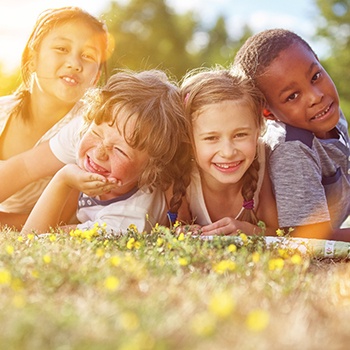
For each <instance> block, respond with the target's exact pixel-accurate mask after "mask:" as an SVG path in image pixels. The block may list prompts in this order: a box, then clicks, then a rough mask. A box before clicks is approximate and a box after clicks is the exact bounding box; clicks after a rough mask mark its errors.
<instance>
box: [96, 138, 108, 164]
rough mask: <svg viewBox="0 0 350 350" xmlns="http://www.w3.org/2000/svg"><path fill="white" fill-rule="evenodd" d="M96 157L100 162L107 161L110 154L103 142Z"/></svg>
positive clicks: (97, 150)
mask: <svg viewBox="0 0 350 350" xmlns="http://www.w3.org/2000/svg"><path fill="white" fill-rule="evenodd" d="M95 157H96V159H99V160H107V159H108V154H107V149H106V147H105V145H104V144H103V143H102V142H101V143H100V144H99V145H98V146H97V147H96V149H95Z"/></svg>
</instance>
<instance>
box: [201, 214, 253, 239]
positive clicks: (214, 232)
mask: <svg viewBox="0 0 350 350" xmlns="http://www.w3.org/2000/svg"><path fill="white" fill-rule="evenodd" d="M246 224H248V223H246ZM248 225H250V226H254V225H251V224H248ZM243 226H244V223H243V222H242V221H239V220H235V219H233V218H230V217H225V218H222V219H220V220H218V221H216V222H214V223H213V224H210V225H206V226H203V227H202V236H229V235H236V234H237V233H238V231H239V230H241V231H243V232H244V228H243Z"/></svg>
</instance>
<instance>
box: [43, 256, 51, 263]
mask: <svg viewBox="0 0 350 350" xmlns="http://www.w3.org/2000/svg"><path fill="white" fill-rule="evenodd" d="M43 261H44V263H45V264H50V263H51V256H50V255H44V256H43Z"/></svg>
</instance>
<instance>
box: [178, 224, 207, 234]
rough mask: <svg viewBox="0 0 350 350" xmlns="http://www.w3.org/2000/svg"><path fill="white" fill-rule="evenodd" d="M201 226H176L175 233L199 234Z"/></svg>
mask: <svg viewBox="0 0 350 350" xmlns="http://www.w3.org/2000/svg"><path fill="white" fill-rule="evenodd" d="M201 230H202V227H201V226H200V225H196V224H193V225H180V226H179V227H177V228H176V230H175V233H176V234H178V235H179V234H180V233H181V232H183V233H185V234H191V235H192V236H200V234H201Z"/></svg>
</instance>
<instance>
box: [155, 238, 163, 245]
mask: <svg viewBox="0 0 350 350" xmlns="http://www.w3.org/2000/svg"><path fill="white" fill-rule="evenodd" d="M163 243H164V239H163V238H161V237H158V238H157V247H161V246H162V245H163Z"/></svg>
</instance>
